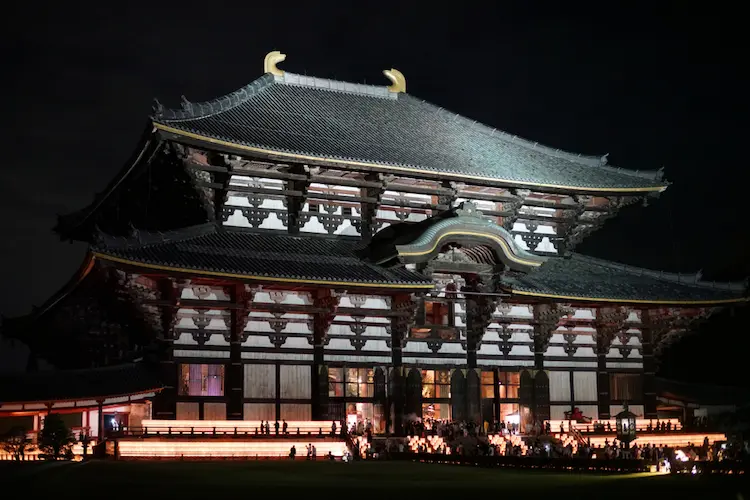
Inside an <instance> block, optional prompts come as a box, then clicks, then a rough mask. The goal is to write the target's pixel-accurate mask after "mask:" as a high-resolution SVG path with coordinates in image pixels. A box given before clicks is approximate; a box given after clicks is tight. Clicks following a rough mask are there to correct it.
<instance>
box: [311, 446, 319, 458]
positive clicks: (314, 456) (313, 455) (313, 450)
mask: <svg viewBox="0 0 750 500" xmlns="http://www.w3.org/2000/svg"><path fill="white" fill-rule="evenodd" d="M317 456H318V449H317V448H316V447H315V445H312V459H313V460H316V459H317Z"/></svg>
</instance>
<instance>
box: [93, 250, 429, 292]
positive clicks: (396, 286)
mask: <svg viewBox="0 0 750 500" xmlns="http://www.w3.org/2000/svg"><path fill="white" fill-rule="evenodd" d="M92 254H93V255H94V256H95V257H98V258H100V259H103V260H108V261H111V262H117V263H119V264H128V265H133V266H138V267H144V268H147V269H156V270H159V271H171V272H178V273H191V274H202V275H206V276H218V277H222V278H234V279H247V280H255V281H271V282H277V283H303V284H310V285H334V286H352V287H354V286H356V287H360V288H392V289H407V290H411V289H420V290H422V289H424V290H432V289H433V288H434V287H435V285H433V284H432V283H430V284H427V283H424V284H399V283H361V282H355V281H325V280H315V279H300V278H276V277H273V276H257V275H253V274H237V273H226V272H221V271H206V270H203V269H187V268H182V267H171V266H162V265H159V264H147V263H143V262H138V261H134V260H129V259H123V258H120V257H113V256H111V255H107V254H103V253H100V252H92Z"/></svg>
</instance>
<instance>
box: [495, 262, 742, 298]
mask: <svg viewBox="0 0 750 500" xmlns="http://www.w3.org/2000/svg"><path fill="white" fill-rule="evenodd" d="M503 283H504V284H505V285H506V286H507V287H508V288H510V289H512V291H513V292H517V293H521V294H527V295H537V296H548V297H558V298H581V299H592V300H594V301H596V300H602V301H610V300H611V301H621V302H650V303H655V304H667V303H674V304H679V303H706V304H710V303H721V302H739V301H743V300H747V294H746V291H747V288H746V285H745V284H744V283H711V282H705V281H701V280H700V274H698V275H684V274H682V275H678V274H672V273H663V272H659V271H653V270H649V269H643V268H637V267H631V266H626V265H622V264H617V263H614V262H609V261H606V260H600V259H594V258H592V257H586V256H583V255H579V254H573V255H572V256H571V257H570V258H555V259H549V260H548V261H547V262H546V263H545V264H543V265H542V266H541V267H540V268H538V269H536V270H534V271H532V272H531V273H529V274H525V275H522V274H516V275H513V276H506V277H504V278H503Z"/></svg>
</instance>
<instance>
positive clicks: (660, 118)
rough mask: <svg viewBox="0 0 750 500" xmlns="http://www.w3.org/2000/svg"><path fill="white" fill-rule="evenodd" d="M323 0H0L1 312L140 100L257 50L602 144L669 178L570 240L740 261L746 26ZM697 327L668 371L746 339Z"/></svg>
mask: <svg viewBox="0 0 750 500" xmlns="http://www.w3.org/2000/svg"><path fill="white" fill-rule="evenodd" d="M336 3H337V4H338V3H340V4H341V5H342V6H336V7H326V6H324V5H323V4H318V3H317V2H311V3H308V4H307V5H308V6H307V7H304V8H298V7H297V8H291V7H286V6H283V5H282V4H283V2H268V3H263V4H256V3H255V2H242V3H240V2H237V3H236V4H223V3H222V2H218V1H214V2H201V3H200V4H196V6H195V7H191V6H189V5H186V3H185V2H181V3H179V4H175V5H173V6H167V4H168V2H153V4H151V5H149V4H140V5H137V4H134V3H130V4H120V5H119V6H117V7H116V8H115V7H112V6H110V5H109V4H107V3H106V2H105V3H103V4H102V6H100V7H98V8H93V9H91V8H87V9H86V10H85V11H80V12H79V11H73V10H70V8H69V7H68V6H63V7H59V8H46V10H43V9H40V8H39V6H38V5H36V4H33V3H30V2H29V3H27V5H16V6H15V7H13V8H14V9H16V11H15V12H6V14H7V17H6V25H7V28H6V32H5V33H4V36H5V37H7V40H6V42H5V43H3V47H5V48H6V49H7V50H3V52H5V53H6V55H7V58H6V60H5V61H4V62H3V63H2V65H3V68H4V74H5V77H4V78H1V79H0V85H1V86H2V87H3V95H4V96H5V97H4V104H3V107H4V112H5V113H6V117H7V115H8V113H9V114H10V119H9V120H7V118H6V120H7V121H6V123H9V124H10V127H8V128H7V129H6V133H5V134H3V136H4V137H3V141H5V140H7V141H8V142H7V144H4V145H3V147H2V151H3V155H4V161H3V162H2V168H3V172H2V180H0V212H1V213H2V215H3V221H4V224H5V228H4V231H3V236H2V237H0V274H1V276H2V286H1V287H0V312H2V313H3V314H5V315H6V316H14V315H19V314H24V313H26V312H28V311H29V309H30V308H31V306H32V304H36V305H40V304H42V303H43V302H44V301H45V300H46V299H47V298H48V297H49V296H50V295H51V294H52V293H54V292H55V291H56V290H57V289H58V288H59V287H61V286H62V285H63V284H64V283H65V282H66V281H67V280H68V279H69V278H70V277H71V275H72V273H73V272H74V271H75V270H76V269H77V267H78V266H79V264H80V262H81V259H82V257H83V255H84V252H85V247H84V246H82V245H80V244H73V245H71V244H68V243H61V242H59V240H58V239H57V237H56V236H55V235H54V234H53V233H52V232H51V227H52V226H53V225H54V223H55V217H56V214H58V213H67V212H70V211H73V210H77V209H79V208H82V207H83V206H84V205H86V204H88V203H89V202H90V201H91V199H92V198H93V196H94V193H96V192H97V191H99V190H101V189H103V188H104V186H105V185H106V184H107V182H108V181H109V180H110V179H111V178H112V177H113V176H114V175H115V173H116V172H117V171H118V170H119V169H120V168H121V166H122V164H123V162H124V161H125V160H126V159H127V158H128V156H129V155H130V153H131V152H132V150H133V148H134V147H135V145H136V142H137V140H138V138H139V135H140V133H141V132H142V130H143V127H144V126H145V124H146V120H147V116H148V114H149V112H150V107H151V101H152V99H153V98H154V97H158V98H159V99H160V100H161V102H163V103H164V104H166V105H168V106H170V105H171V106H175V107H176V106H177V105H178V103H179V98H180V95H182V94H184V95H186V96H187V97H188V98H189V99H190V100H191V101H193V102H195V101H201V100H207V99H211V98H214V97H218V96H220V95H223V94H226V93H228V92H230V91H233V90H235V89H237V88H238V87H241V86H243V85H245V84H247V83H249V82H251V81H252V80H254V79H256V78H258V77H259V76H261V73H262V63H263V56H264V55H265V54H266V53H267V52H268V51H270V50H274V49H278V50H282V51H283V52H285V53H286V54H287V55H288V57H287V61H285V62H284V63H283V68H286V69H288V70H290V71H292V72H295V73H307V74H309V75H315V76H319V77H326V78H335V79H340V80H348V81H354V82H367V83H378V84H387V81H385V79H384V77H383V76H382V74H381V72H382V70H383V69H386V68H391V67H395V68H397V69H399V70H401V71H402V72H403V73H404V74H405V75H406V79H407V85H408V90H409V93H411V94H413V95H416V96H418V97H420V98H422V99H425V100H427V101H430V102H433V103H435V104H438V105H440V106H443V107H444V108H447V109H449V110H451V111H454V112H457V113H460V114H462V115H465V116H468V117H470V118H473V119H476V120H478V121H481V122H484V123H486V124H488V125H491V126H493V127H497V128H499V129H502V130H505V131H508V132H510V133H513V134H516V135H519V136H522V137H526V138H529V139H532V140H535V141H538V142H540V143H544V144H547V145H550V146H554V147H558V148H561V149H565V150H569V151H575V152H580V153H585V154H604V153H609V160H610V162H611V163H613V164H616V165H618V166H622V167H625V168H631V169H657V168H659V167H662V166H664V167H665V172H666V177H667V179H668V180H670V181H672V182H673V185H672V186H671V187H670V188H669V190H668V191H667V193H666V194H665V195H663V196H662V197H661V198H660V199H659V200H658V201H656V202H654V203H653V204H652V205H651V206H649V207H647V208H642V207H637V208H636V207H634V208H630V209H627V210H625V211H624V212H623V213H621V215H620V216H619V218H617V219H616V220H613V221H610V222H608V223H607V225H606V226H605V228H604V229H602V230H600V231H599V232H597V233H596V234H594V235H593V236H591V237H589V239H588V240H586V242H585V243H584V244H583V245H581V246H580V247H579V248H578V250H579V251H581V252H583V253H587V254H590V255H594V256H597V257H602V258H608V259H612V260H617V261H621V262H625V263H629V264H634V265H641V266H646V267H652V268H657V269H664V270H670V271H683V272H688V271H696V270H698V269H704V271H705V273H706V274H707V275H708V276H709V277H711V276H717V277H727V278H741V277H743V276H745V275H748V274H750V265H749V264H748V262H749V261H750V252H749V251H748V249H749V248H750V238H749V237H748V236H749V235H748V230H747V228H746V225H747V223H746V222H745V221H744V220H743V217H742V216H741V212H740V211H741V209H742V207H743V206H744V202H745V198H746V193H747V184H746V181H745V177H746V175H745V169H746V168H747V166H746V156H747V155H746V153H745V145H746V140H747V139H746V137H747V127H746V125H745V123H746V120H747V112H748V101H747V90H746V89H747V88H748V87H747V83H748V82H747V79H746V77H744V72H745V67H744V66H746V63H745V61H746V55H745V54H744V53H743V51H742V47H743V45H744V42H745V40H743V38H744V35H743V33H744V27H743V26H741V25H740V24H739V21H740V20H739V19H738V20H737V21H735V20H733V19H732V17H733V14H732V13H731V12H726V11H725V12H723V13H714V12H711V7H710V6H709V5H708V4H705V3H703V4H701V8H700V10H691V9H686V8H685V7H680V8H679V9H678V8H677V7H674V8H672V9H666V8H665V9H662V10H653V9H652V10H649V9H643V8H641V7H637V6H636V7H633V6H631V7H629V8H628V9H623V10H619V11H615V10H614V8H612V7H609V8H608V9H609V10H599V11H595V10H592V9H591V8H586V9H582V10H581V11H579V12H576V11H575V10H572V9H571V8H570V7H569V6H566V11H565V12H564V13H563V12H555V11H553V10H549V9H548V8H547V9H543V8H541V6H539V7H538V8H536V9H531V8H524V9H516V8H512V7H509V6H508V5H510V4H504V5H500V6H494V7H488V6H484V2H482V3H478V4H477V5H471V4H470V3H469V2H453V3H446V5H450V8H439V7H435V5H437V3H430V5H431V8H430V9H429V10H425V9H419V8H416V4H415V3H410V2H405V3H403V4H402V3H392V2H357V3H353V4H355V5H356V7H343V5H347V3H345V2H336ZM486 3H487V4H490V2H486ZM144 5H148V7H145V6H144ZM238 5H250V6H249V7H242V8H240V7H238ZM628 5H632V4H628ZM675 5H678V4H677V3H675ZM680 5H681V4H680ZM8 28H9V31H8V30H7V29H8ZM739 317H740V318H746V317H747V315H746V314H745V313H744V312H741V313H740V314H739ZM714 323H715V324H714V325H713V326H712V327H711V328H709V329H706V331H703V332H702V333H701V334H700V335H697V336H694V337H693V338H691V339H688V340H686V341H685V342H683V343H682V344H681V345H680V346H679V347H677V348H675V349H672V351H671V353H670V355H669V356H667V358H666V360H665V363H666V368H667V371H668V372H669V371H670V370H672V371H673V372H674V373H678V374H682V375H686V376H687V375H689V370H688V369H686V368H684V367H680V366H679V365H681V364H684V363H680V362H677V361H675V356H677V357H678V358H680V357H681V359H683V360H684V356H688V355H698V353H700V354H701V355H702V356H709V357H710V356H728V355H729V356H731V355H734V356H740V355H739V354H737V353H734V354H732V353H731V352H730V353H727V352H726V348H727V346H728V343H730V342H734V343H736V342H740V344H741V345H744V346H747V345H748V341H747V340H746V339H745V336H746V335H747V334H748V333H750V332H748V328H747V327H746V326H745V325H746V324H747V323H746V322H745V321H744V320H738V319H737V317H735V318H734V319H727V320H722V318H719V320H718V321H716V322H714ZM716 324H718V325H723V326H716ZM727 325H728V326H727ZM743 343H744V344H743ZM723 359H727V358H723ZM737 359H738V360H739V359H740V358H737ZM670 367H671V368H670ZM675 370H676V371H675ZM734 376H735V374H734V373H732V372H730V371H726V372H722V373H721V374H719V375H718V377H719V378H721V377H734Z"/></svg>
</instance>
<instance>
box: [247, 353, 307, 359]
mask: <svg viewBox="0 0 750 500" xmlns="http://www.w3.org/2000/svg"><path fill="white" fill-rule="evenodd" d="M241 357H242V359H262V360H266V361H272V360H279V361H312V360H313V354H312V353H310V354H297V353H290V352H243V353H242V354H241Z"/></svg>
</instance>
